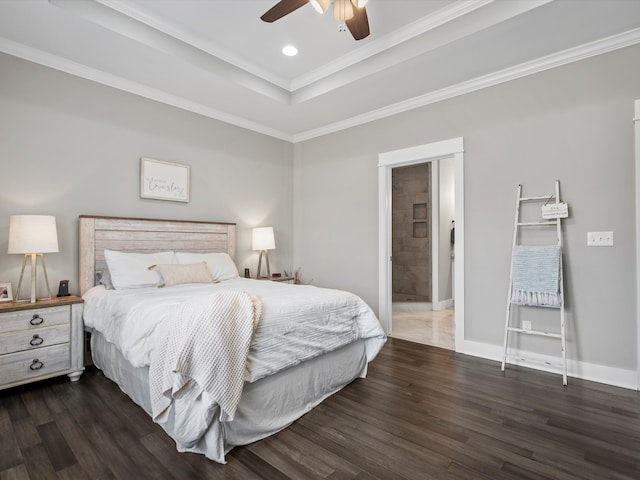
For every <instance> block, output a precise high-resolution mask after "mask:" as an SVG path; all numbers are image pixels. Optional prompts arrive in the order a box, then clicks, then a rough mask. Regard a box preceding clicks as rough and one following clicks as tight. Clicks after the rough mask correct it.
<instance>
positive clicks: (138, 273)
mask: <svg viewBox="0 0 640 480" xmlns="http://www.w3.org/2000/svg"><path fill="white" fill-rule="evenodd" d="M104 258H105V260H106V261H107V267H109V275H110V277H111V283H113V287H114V288H115V289H116V290H122V289H125V288H144V287H156V286H158V285H160V284H161V283H162V277H161V276H160V272H158V271H156V270H149V265H157V264H160V263H176V256H175V253H173V252H158V253H124V252H117V251H115V250H105V251H104Z"/></svg>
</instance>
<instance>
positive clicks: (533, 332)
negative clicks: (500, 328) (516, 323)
mask: <svg viewBox="0 0 640 480" xmlns="http://www.w3.org/2000/svg"><path fill="white" fill-rule="evenodd" d="M507 330H509V331H510V332H518V333H526V334H527V335H537V336H540V337H552V338H562V335H560V334H559V333H553V332H545V331H542V330H525V329H523V328H515V327H509V328H508V329H507Z"/></svg>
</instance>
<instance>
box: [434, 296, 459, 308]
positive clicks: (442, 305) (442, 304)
mask: <svg viewBox="0 0 640 480" xmlns="http://www.w3.org/2000/svg"><path fill="white" fill-rule="evenodd" d="M454 305H455V302H454V301H453V298H449V299H447V300H443V301H441V302H434V303H433V309H434V310H446V309H447V308H451V307H453V306H454Z"/></svg>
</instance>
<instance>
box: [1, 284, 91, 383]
mask: <svg viewBox="0 0 640 480" xmlns="http://www.w3.org/2000/svg"><path fill="white" fill-rule="evenodd" d="M82 340H83V332H82V298H80V297H73V296H68V297H60V298H53V299H51V300H43V301H38V302H37V303H35V304H30V303H14V302H8V303H0V390H2V389H5V388H9V387H14V386H17V385H22V384H25V383H30V382H34V381H36V380H43V379H45V378H50V377H55V376H58V375H65V374H66V375H68V376H69V378H70V379H71V381H73V382H75V381H78V379H79V378H80V375H82V371H83V370H84V366H83V358H82V357H83V347H82Z"/></svg>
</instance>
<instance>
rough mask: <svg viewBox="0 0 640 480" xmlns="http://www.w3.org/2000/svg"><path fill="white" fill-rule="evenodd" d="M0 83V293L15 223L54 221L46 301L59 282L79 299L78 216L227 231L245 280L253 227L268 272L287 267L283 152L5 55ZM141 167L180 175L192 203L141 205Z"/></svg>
mask: <svg viewBox="0 0 640 480" xmlns="http://www.w3.org/2000/svg"><path fill="white" fill-rule="evenodd" d="M0 72H2V74H0V162H1V165H2V169H1V170H0V171H1V173H0V175H1V176H2V177H1V178H2V188H1V189H0V282H6V281H10V282H12V283H13V288H14V290H15V288H16V286H17V282H18V276H19V272H20V265H21V261H22V258H21V257H20V256H19V255H7V253H6V252H7V237H8V225H9V216H10V215H13V214H50V215H55V216H56V218H57V226H58V236H59V243H60V253H54V254H48V255H47V257H46V262H47V270H48V272H49V280H50V282H51V284H52V286H53V285H55V287H54V293H55V292H56V291H57V283H58V281H59V280H60V279H70V280H71V282H72V283H71V289H72V291H73V292H77V287H78V274H77V271H78V260H77V257H78V254H77V251H78V242H77V228H78V227H77V225H78V222H77V219H78V215H80V214H91V215H113V216H127V217H148V218H163V219H187V220H210V221H227V222H236V223H237V224H238V244H237V253H236V260H237V263H238V266H239V267H240V268H243V267H245V266H246V267H250V268H251V273H252V274H253V275H255V272H256V267H257V254H256V253H255V252H252V251H251V227H253V226H273V227H274V230H275V234H276V247H277V249H276V250H274V251H272V252H271V253H270V254H269V258H270V259H271V265H272V267H271V270H272V271H279V270H282V269H284V268H287V269H291V268H292V267H293V264H292V250H293V245H292V240H291V239H292V237H293V224H292V220H293V210H292V199H293V178H292V175H293V168H292V167H293V157H292V155H293V148H292V146H291V144H289V143H287V142H284V141H281V140H277V139H273V138H271V137H267V136H264V135H261V134H257V133H253V132H250V131H248V130H244V129H241V128H237V127H234V126H231V125H227V124H225V123H222V122H217V121H214V120H211V119H207V118H205V117H201V116H199V115H195V114H192V113H188V112H185V111H182V110H179V109H176V108H172V107H169V106H166V105H161V104H158V103H155V102H152V101H149V100H146V99H142V98H140V97H137V96H134V95H130V94H127V93H123V92H120V91H117V90H114V89H112V88H108V87H104V86H101V85H98V84H96V83H93V82H90V81H87V80H82V79H79V78H76V77H73V76H70V75H67V74H63V73H60V72H57V71H54V70H51V69H48V68H45V67H41V66H38V65H35V64H32V63H29V62H26V61H22V60H19V59H17V58H15V57H11V56H7V55H0ZM142 156H146V157H150V158H155V159H160V160H166V161H172V162H176V163H182V164H188V165H190V166H191V202H190V203H188V204H185V203H177V202H167V201H158V200H148V199H144V200H143V199H140V197H139V178H140V177H139V169H140V167H139V161H140V157H142ZM241 273H242V270H241ZM27 287H28V285H27Z"/></svg>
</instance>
